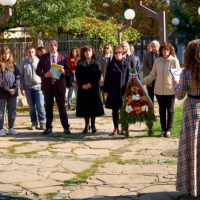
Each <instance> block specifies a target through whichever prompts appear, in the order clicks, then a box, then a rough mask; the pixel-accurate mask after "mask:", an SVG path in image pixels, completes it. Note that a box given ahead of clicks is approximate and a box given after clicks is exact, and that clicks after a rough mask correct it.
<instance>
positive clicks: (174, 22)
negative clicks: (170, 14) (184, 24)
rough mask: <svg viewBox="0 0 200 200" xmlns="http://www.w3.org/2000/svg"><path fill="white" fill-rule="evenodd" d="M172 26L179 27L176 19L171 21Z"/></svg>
mask: <svg viewBox="0 0 200 200" xmlns="http://www.w3.org/2000/svg"><path fill="white" fill-rule="evenodd" d="M172 24H173V25H174V26H177V25H179V19H178V18H173V19H172Z"/></svg>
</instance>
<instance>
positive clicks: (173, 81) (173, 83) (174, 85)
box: [172, 78, 178, 88]
mask: <svg viewBox="0 0 200 200" xmlns="http://www.w3.org/2000/svg"><path fill="white" fill-rule="evenodd" d="M172 85H173V87H174V88H176V86H177V85H178V82H177V80H176V79H175V78H172Z"/></svg>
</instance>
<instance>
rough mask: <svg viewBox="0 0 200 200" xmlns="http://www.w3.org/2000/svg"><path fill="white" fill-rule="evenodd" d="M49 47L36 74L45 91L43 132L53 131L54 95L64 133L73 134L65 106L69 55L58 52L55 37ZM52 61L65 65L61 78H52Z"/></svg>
mask: <svg viewBox="0 0 200 200" xmlns="http://www.w3.org/2000/svg"><path fill="white" fill-rule="evenodd" d="M48 49H49V53H46V54H43V55H42V56H41V58H40V61H39V63H38V66H37V69H36V74H37V75H38V76H40V77H41V78H42V84H41V90H42V91H43V94H44V101H45V111H46V129H45V130H44V131H43V134H44V135H47V134H50V133H52V121H53V105H54V97H55V99H56V103H57V106H58V111H59V115H60V121H61V124H62V126H63V129H64V133H65V134H71V131H70V129H69V123H68V117H67V111H66V108H65V93H66V76H67V75H69V73H70V69H69V64H68V61H67V57H66V56H64V55H62V54H60V53H58V51H57V50H58V42H57V41H56V40H55V39H50V40H49V42H48ZM52 63H56V64H58V65H62V66H63V69H60V70H58V71H59V73H60V74H61V76H60V79H55V78H52V73H51V71H50V68H51V64H52Z"/></svg>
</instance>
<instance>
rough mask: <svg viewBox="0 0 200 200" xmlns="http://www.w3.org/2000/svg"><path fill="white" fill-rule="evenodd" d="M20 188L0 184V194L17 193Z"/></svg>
mask: <svg viewBox="0 0 200 200" xmlns="http://www.w3.org/2000/svg"><path fill="white" fill-rule="evenodd" d="M21 189H22V188H21V187H20V186H15V185H12V184H1V183H0V191H1V192H19V191H20V190H21Z"/></svg>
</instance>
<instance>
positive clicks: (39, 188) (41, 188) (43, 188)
mask: <svg viewBox="0 0 200 200" xmlns="http://www.w3.org/2000/svg"><path fill="white" fill-rule="evenodd" d="M20 186H22V187H23V188H26V189H27V190H30V191H31V192H33V193H36V194H38V195H45V194H49V193H57V192H58V191H59V190H61V189H62V187H63V186H64V185H63V184H62V183H61V182H57V181H52V180H41V181H24V182H21V183H20Z"/></svg>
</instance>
